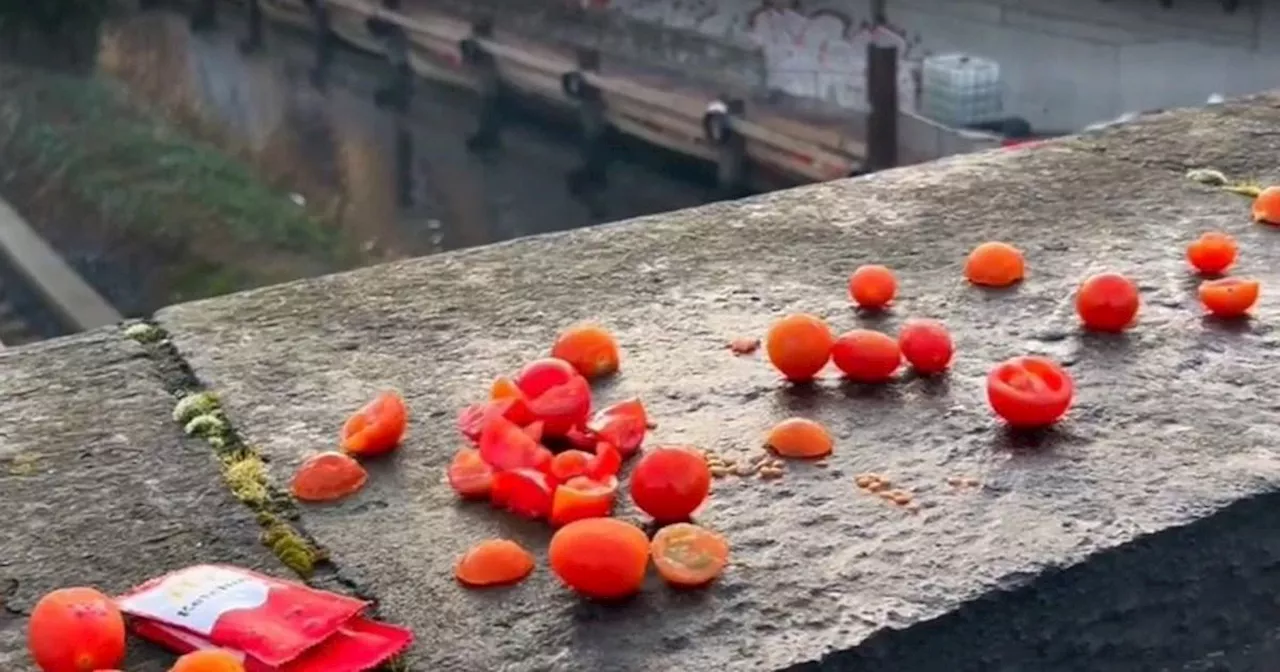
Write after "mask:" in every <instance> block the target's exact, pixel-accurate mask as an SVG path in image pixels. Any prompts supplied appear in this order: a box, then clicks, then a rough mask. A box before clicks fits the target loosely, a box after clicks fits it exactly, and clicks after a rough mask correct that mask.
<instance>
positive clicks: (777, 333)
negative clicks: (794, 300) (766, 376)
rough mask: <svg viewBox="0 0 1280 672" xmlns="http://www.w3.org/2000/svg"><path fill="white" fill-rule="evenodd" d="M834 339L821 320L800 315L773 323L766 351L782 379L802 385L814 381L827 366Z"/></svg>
mask: <svg viewBox="0 0 1280 672" xmlns="http://www.w3.org/2000/svg"><path fill="white" fill-rule="evenodd" d="M834 340H835V337H834V336H832V335H831V329H830V327H828V326H827V323H826V322H823V321H822V319H821V318H818V317H815V316H813V315H807V314H803V313H800V314H795V315H788V316H786V317H784V318H782V319H780V320H778V321H777V322H774V323H773V326H771V327H769V333H768V334H766V335H765V340H764V348H765V353H766V354H767V355H769V361H770V362H771V363H772V364H773V366H774V367H775V368H777V369H778V371H779V372H780V373H782V375H783V377H785V378H786V379H787V380H790V381H792V382H796V383H803V382H808V381H810V380H813V378H814V376H817V375H818V372H820V371H822V367H824V366H826V365H827V362H828V361H829V360H830V359H831V345H832V343H833V342H834Z"/></svg>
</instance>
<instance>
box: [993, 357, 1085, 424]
mask: <svg viewBox="0 0 1280 672" xmlns="http://www.w3.org/2000/svg"><path fill="white" fill-rule="evenodd" d="M1074 397H1075V382H1074V381H1073V380H1072V379H1071V374H1069V373H1067V371H1066V370H1065V369H1063V368H1062V367H1061V366H1059V365H1058V363H1057V362H1054V361H1053V360H1050V359H1048V358H1045V357H1037V356H1030V355H1029V356H1023V357H1014V358H1012V359H1009V360H1006V361H1004V362H1002V363H1000V364H998V365H996V367H995V368H993V369H992V370H991V372H990V373H989V374H987V401H988V402H989V403H990V404H991V409H992V410H993V411H995V413H996V415H998V416H1000V417H1001V418H1002V419H1004V421H1005V422H1006V423H1008V424H1009V425H1010V426H1011V427H1015V428H1018V429H1034V428H1039V427H1047V426H1049V425H1052V424H1053V423H1055V422H1057V421H1058V420H1060V419H1062V416H1063V415H1065V414H1066V412H1067V409H1068V408H1070V407H1071V402H1072V400H1073V399H1074Z"/></svg>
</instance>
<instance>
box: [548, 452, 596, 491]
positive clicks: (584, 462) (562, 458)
mask: <svg viewBox="0 0 1280 672" xmlns="http://www.w3.org/2000/svg"><path fill="white" fill-rule="evenodd" d="M595 459H596V456H595V455H592V454H591V453H588V452H587V451H585V450H576V449H575V450H566V451H564V452H563V453H560V454H559V455H556V456H555V457H554V458H552V460H551V475H552V476H553V477H554V478H555V479H556V480H557V481H560V482H561V483H564V482H566V481H568V480H569V479H571V478H575V477H577V476H586V475H587V472H588V471H590V469H591V462H592V461H593V460H595Z"/></svg>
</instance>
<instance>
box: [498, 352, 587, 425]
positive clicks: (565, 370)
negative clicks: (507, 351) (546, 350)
mask: <svg viewBox="0 0 1280 672" xmlns="http://www.w3.org/2000/svg"><path fill="white" fill-rule="evenodd" d="M516 385H517V386H518V387H519V388H520V391H522V392H524V394H525V398H526V399H527V401H526V404H527V405H528V407H529V410H530V411H531V412H532V414H533V417H534V418H536V419H538V420H542V421H543V422H544V423H545V426H544V427H543V431H544V432H545V433H546V435H547V436H551V437H562V436H565V435H566V434H568V433H569V432H570V431H572V430H573V429H574V428H575V427H578V426H580V425H582V424H583V423H585V422H586V420H587V417H588V416H589V415H590V413H591V386H590V384H588V383H587V379H586V378H583V377H582V376H581V375H579V374H578V372H577V371H576V370H574V368H573V366H572V365H570V364H569V363H568V362H566V361H564V360H561V359H554V358H548V359H539V360H536V361H533V362H530V363H529V364H527V365H525V367H524V368H523V369H521V370H520V373H519V374H517V376H516Z"/></svg>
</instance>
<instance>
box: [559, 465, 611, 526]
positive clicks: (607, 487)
mask: <svg viewBox="0 0 1280 672" xmlns="http://www.w3.org/2000/svg"><path fill="white" fill-rule="evenodd" d="M617 493H618V479H617V478H614V477H612V476H610V477H609V478H608V479H607V480H604V481H597V480H595V479H592V478H587V477H585V476H578V477H576V478H572V479H570V480H568V481H567V482H565V483H563V484H561V485H560V486H559V487H557V488H556V492H555V498H554V501H553V503H552V506H551V524H552V525H555V526H556V527H560V526H562V525H568V524H569V523H572V522H574V521H575V520H582V519H584V518H606V517H608V516H609V514H610V513H612V512H613V502H614V499H615V498H616V496H617Z"/></svg>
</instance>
